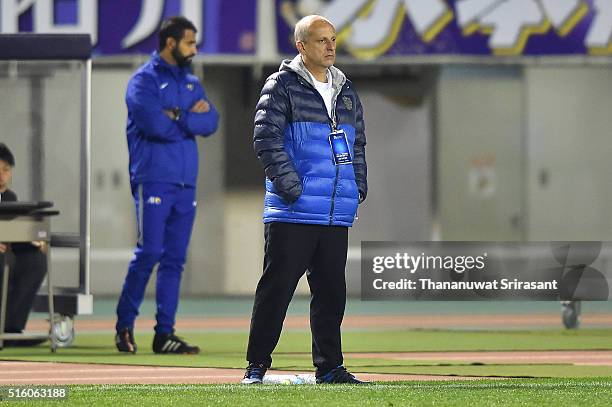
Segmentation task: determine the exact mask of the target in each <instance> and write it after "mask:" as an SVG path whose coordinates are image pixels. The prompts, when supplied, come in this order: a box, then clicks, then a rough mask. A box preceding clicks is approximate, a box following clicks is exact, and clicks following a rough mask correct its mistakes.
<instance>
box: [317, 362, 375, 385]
mask: <svg viewBox="0 0 612 407" xmlns="http://www.w3.org/2000/svg"><path fill="white" fill-rule="evenodd" d="M326 383H329V384H339V383H347V384H366V383H368V382H365V381H363V380H358V379H357V378H356V377H355V376H353V375H352V374H350V373H349V372H348V371H347V370H346V368H345V367H344V366H338V367H337V368H335V369H332V370H330V371H329V372H327V373H325V374H324V375H320V376H319V375H317V384H326Z"/></svg>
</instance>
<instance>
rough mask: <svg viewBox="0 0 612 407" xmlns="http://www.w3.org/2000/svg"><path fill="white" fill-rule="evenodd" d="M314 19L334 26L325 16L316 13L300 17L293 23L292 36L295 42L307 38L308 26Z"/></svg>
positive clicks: (303, 40) (304, 40)
mask: <svg viewBox="0 0 612 407" xmlns="http://www.w3.org/2000/svg"><path fill="white" fill-rule="evenodd" d="M315 21H325V22H326V23H328V24H329V25H331V26H332V27H333V26H334V25H333V24H332V23H331V21H329V20H328V19H327V18H325V17H323V16H319V15H316V14H311V15H309V16H306V17H302V19H301V20H300V21H298V22H297V24H296V25H295V30H294V31H293V37H294V38H295V41H296V42H297V41H300V42H306V40H307V39H308V29H309V28H310V25H311V24H312V23H313V22H315Z"/></svg>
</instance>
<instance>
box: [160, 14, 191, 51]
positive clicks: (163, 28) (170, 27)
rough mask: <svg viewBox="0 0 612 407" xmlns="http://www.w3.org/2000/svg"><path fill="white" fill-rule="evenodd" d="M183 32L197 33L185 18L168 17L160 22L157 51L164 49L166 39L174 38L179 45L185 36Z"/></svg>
mask: <svg viewBox="0 0 612 407" xmlns="http://www.w3.org/2000/svg"><path fill="white" fill-rule="evenodd" d="M185 30H192V31H193V32H198V30H197V29H196V28H195V25H193V23H192V22H191V21H189V20H187V19H186V18H185V17H181V16H174V17H168V18H167V19H165V20H164V21H162V23H161V24H160V26H159V50H160V51H161V50H163V49H164V48H165V47H166V40H167V39H168V38H174V39H175V40H176V42H177V43H179V42H180V41H181V39H182V38H183V36H184V35H185Z"/></svg>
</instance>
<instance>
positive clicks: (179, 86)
mask: <svg viewBox="0 0 612 407" xmlns="http://www.w3.org/2000/svg"><path fill="white" fill-rule="evenodd" d="M173 76H174V75H173ZM174 80H175V81H176V88H177V91H178V95H177V96H178V100H177V103H179V104H180V103H181V85H182V83H181V81H180V79H179V78H177V77H175V78H174ZM177 107H178V108H179V109H180V108H181V106H178V105H177ZM181 110H182V109H181ZM180 144H181V157H185V144H184V143H183V141H182V140H181V143H180ZM181 161H183V162H182V163H181V164H182V165H181V180H182V181H183V182H181V187H183V188H184V187H185V185H186V181H187V180H186V179H185V165H186V164H185V162H186V161H187V160H181Z"/></svg>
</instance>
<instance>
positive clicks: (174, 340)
mask: <svg viewBox="0 0 612 407" xmlns="http://www.w3.org/2000/svg"><path fill="white" fill-rule="evenodd" d="M153 352H155V353H173V354H179V355H196V354H198V353H200V348H199V347H197V346H191V345H189V344H188V343H187V342H185V341H184V340H182V339H181V338H179V337H178V336H176V335H174V334H173V333H171V334H155V337H154V338H153Z"/></svg>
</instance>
